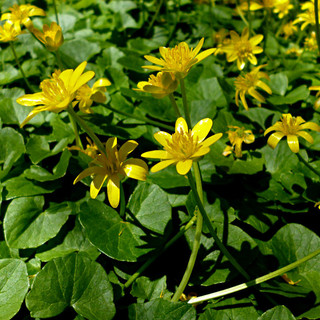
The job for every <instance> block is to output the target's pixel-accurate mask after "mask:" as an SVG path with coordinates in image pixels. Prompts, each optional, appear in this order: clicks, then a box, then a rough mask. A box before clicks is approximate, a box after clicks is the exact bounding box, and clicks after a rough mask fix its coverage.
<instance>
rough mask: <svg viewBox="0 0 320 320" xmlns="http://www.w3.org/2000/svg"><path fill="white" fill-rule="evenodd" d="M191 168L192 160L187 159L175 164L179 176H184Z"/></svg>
mask: <svg viewBox="0 0 320 320" xmlns="http://www.w3.org/2000/svg"><path fill="white" fill-rule="evenodd" d="M191 166H192V160H191V159H187V160H184V161H179V162H178V163H177V164H176V169H177V172H178V173H179V174H181V175H182V176H184V175H186V174H187V173H188V172H189V171H190V169H191Z"/></svg>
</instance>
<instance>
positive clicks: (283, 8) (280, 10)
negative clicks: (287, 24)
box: [273, 0, 294, 19]
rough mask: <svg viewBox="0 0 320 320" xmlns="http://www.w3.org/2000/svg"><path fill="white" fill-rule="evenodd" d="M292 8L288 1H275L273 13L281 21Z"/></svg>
mask: <svg viewBox="0 0 320 320" xmlns="http://www.w3.org/2000/svg"><path fill="white" fill-rule="evenodd" d="M293 8H294V6H293V4H292V3H290V0H276V1H275V4H274V9H273V12H274V13H277V14H278V17H279V19H282V18H284V17H285V16H287V15H288V14H289V11H290V10H291V9H293Z"/></svg>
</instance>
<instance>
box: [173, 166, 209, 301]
mask: <svg viewBox="0 0 320 320" xmlns="http://www.w3.org/2000/svg"><path fill="white" fill-rule="evenodd" d="M193 170H194V175H195V179H196V188H197V192H198V194H199V197H200V200H201V202H203V191H202V181H201V174H200V169H199V164H198V163H197V162H193ZM196 212H197V225H196V233H195V236H194V240H193V246H192V251H191V255H190V258H189V261H188V265H187V268H186V271H185V273H184V275H183V277H182V280H181V282H180V285H179V287H178V289H177V291H176V292H175V294H174V296H173V298H172V300H171V301H172V302H178V301H179V299H180V296H181V295H182V293H183V291H184V289H185V288H186V286H187V284H188V282H189V279H190V277H191V274H192V271H193V268H194V265H195V262H196V259H197V255H198V251H199V248H200V243H201V234H202V225H203V218H202V215H201V213H200V212H199V209H198V208H196Z"/></svg>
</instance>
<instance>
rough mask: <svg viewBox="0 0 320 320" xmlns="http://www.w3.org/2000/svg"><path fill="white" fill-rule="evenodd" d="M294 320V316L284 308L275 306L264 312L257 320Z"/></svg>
mask: <svg viewBox="0 0 320 320" xmlns="http://www.w3.org/2000/svg"><path fill="white" fill-rule="evenodd" d="M280 319H281V320H296V318H295V316H294V315H293V314H292V313H291V312H290V310H288V309H287V308H286V307H285V306H276V307H274V308H272V309H270V310H268V311H266V312H265V313H264V314H263V315H262V316H261V317H259V318H258V320H280Z"/></svg>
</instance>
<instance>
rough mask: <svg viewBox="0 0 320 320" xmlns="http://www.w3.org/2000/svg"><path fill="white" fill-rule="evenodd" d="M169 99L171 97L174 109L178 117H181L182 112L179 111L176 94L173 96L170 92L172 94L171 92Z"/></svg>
mask: <svg viewBox="0 0 320 320" xmlns="http://www.w3.org/2000/svg"><path fill="white" fill-rule="evenodd" d="M169 99H170V101H171V104H172V106H173V109H174V111H175V112H176V114H177V116H178V118H179V117H181V113H180V111H179V108H178V105H177V102H176V99H175V98H174V96H173V93H170V94H169Z"/></svg>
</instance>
